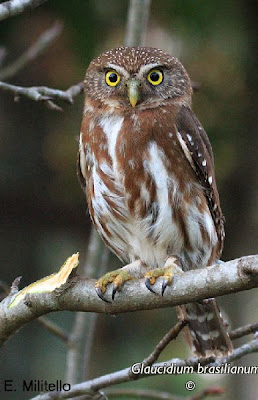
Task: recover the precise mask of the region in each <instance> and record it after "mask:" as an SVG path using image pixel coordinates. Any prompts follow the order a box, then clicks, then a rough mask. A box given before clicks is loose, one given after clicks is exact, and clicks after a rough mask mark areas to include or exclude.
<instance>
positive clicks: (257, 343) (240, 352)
mask: <svg viewBox="0 0 258 400" xmlns="http://www.w3.org/2000/svg"><path fill="white" fill-rule="evenodd" d="M257 351H258V339H256V340H253V341H251V342H250V343H247V344H245V345H243V346H241V347H239V348H237V349H235V350H234V351H233V353H232V354H231V355H230V356H228V357H224V358H219V359H217V360H216V362H214V358H213V357H208V358H196V357H193V358H188V359H186V360H181V359H178V358H174V359H171V360H168V361H166V362H165V363H158V364H153V370H154V369H155V368H159V367H161V368H162V367H164V365H173V366H175V368H174V371H175V373H174V374H173V375H177V371H178V370H179V369H183V368H184V367H192V368H193V370H194V371H198V368H199V366H200V365H201V366H202V367H204V366H206V367H207V368H209V367H214V366H221V365H222V364H228V363H230V362H231V361H233V360H236V359H238V358H240V357H243V356H244V355H246V354H250V353H253V352H257ZM153 375H154V373H149V374H141V373H139V374H136V375H133V374H132V369H131V367H130V368H125V369H123V370H120V371H116V372H113V373H110V374H107V375H103V376H100V377H98V378H95V379H91V380H90V381H87V382H83V383H79V384H76V385H73V386H71V388H70V390H69V391H61V392H48V393H45V394H41V395H38V396H36V397H33V399H31V400H53V399H70V398H73V397H79V396H81V395H87V394H89V395H91V396H93V395H94V393H97V392H98V391H99V390H102V389H104V388H107V387H110V386H112V385H117V384H119V383H122V382H128V381H133V380H135V379H142V378H147V377H150V376H153ZM220 392H221V390H220ZM202 398H203V397H202ZM193 399H194V397H193V398H192V400H193ZM197 399H198V397H197ZM199 399H200V397H199ZM188 400H189V399H188ZM195 400H196V398H195Z"/></svg>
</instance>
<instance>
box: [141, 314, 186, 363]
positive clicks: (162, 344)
mask: <svg viewBox="0 0 258 400" xmlns="http://www.w3.org/2000/svg"><path fill="white" fill-rule="evenodd" d="M186 324H187V321H186V320H183V321H179V322H178V323H177V324H176V325H175V326H173V328H171V329H170V331H169V332H168V333H167V334H166V335H165V336H164V337H163V338H162V339H161V340H160V342H159V343H158V344H157V346H156V347H155V349H154V350H153V351H152V353H151V354H150V355H149V356H148V357H147V358H145V359H144V360H143V362H142V364H144V365H146V366H147V365H152V364H153V363H154V362H155V361H157V359H158V358H159V356H160V354H161V353H162V351H163V350H164V349H165V347H166V346H167V345H168V344H169V343H170V342H171V341H172V340H175V339H176V338H177V336H178V335H179V333H180V332H181V330H182V329H183V328H184V327H185V326H186Z"/></svg>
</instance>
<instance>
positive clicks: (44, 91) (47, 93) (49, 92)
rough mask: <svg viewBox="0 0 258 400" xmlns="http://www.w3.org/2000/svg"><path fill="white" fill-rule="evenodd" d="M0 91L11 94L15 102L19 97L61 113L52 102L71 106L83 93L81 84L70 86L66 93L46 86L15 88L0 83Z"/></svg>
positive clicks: (60, 109)
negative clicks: (41, 103) (60, 102)
mask: <svg viewBox="0 0 258 400" xmlns="http://www.w3.org/2000/svg"><path fill="white" fill-rule="evenodd" d="M0 89H2V90H4V91H6V92H9V93H11V94H13V95H14V99H15V101H18V100H19V99H20V97H21V96H25V97H27V98H29V99H31V100H34V101H41V102H44V103H45V104H46V105H47V106H48V108H50V109H51V110H56V111H62V108H61V107H59V106H58V105H57V104H55V103H54V101H53V100H61V101H64V102H66V103H69V104H72V103H73V100H74V98H75V97H76V96H77V95H78V94H80V93H82V92H83V82H79V83H77V84H76V85H73V86H71V87H70V88H69V89H67V90H66V91H63V90H59V89H51V88H48V87H46V86H32V87H22V86H15V85H11V84H9V83H5V82H0Z"/></svg>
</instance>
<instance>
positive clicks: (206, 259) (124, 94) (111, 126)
mask: <svg viewBox="0 0 258 400" xmlns="http://www.w3.org/2000/svg"><path fill="white" fill-rule="evenodd" d="M84 83H85V104H84V111H83V119H82V125H81V132H80V143H79V159H78V176H79V179H80V181H81V185H82V187H83V189H84V191H85V194H86V198H87V203H88V207H89V212H90V216H91V219H92V221H93V223H94V225H95V228H96V229H97V231H98V233H99V235H100V236H101V238H102V239H103V240H104V242H105V243H106V245H107V246H108V247H109V248H110V249H111V250H112V251H113V252H114V253H115V254H116V255H117V256H118V257H119V258H120V259H121V260H122V261H123V263H125V264H126V265H125V266H124V267H122V268H120V269H118V270H115V271H111V272H108V273H107V274H105V275H104V276H103V277H101V278H100V279H99V280H98V281H97V283H96V291H97V294H98V295H99V297H100V298H101V299H102V300H104V301H109V300H108V299H107V298H106V288H107V286H108V285H112V288H113V291H112V300H114V296H115V293H116V291H117V290H120V289H121V287H122V285H123V284H124V283H125V282H126V281H128V280H130V279H135V278H139V277H145V282H146V286H147V288H148V289H149V290H151V291H153V292H155V291H154V284H155V282H156V280H157V279H158V278H159V280H161V281H162V290H161V292H162V294H163V293H164V290H165V289H166V287H167V285H169V284H170V283H171V281H172V279H173V276H174V274H175V273H178V272H183V271H188V270H191V269H198V268H203V267H206V266H209V265H212V264H214V262H216V260H218V259H219V258H220V255H221V252H222V248H223V241H224V219H223V214H222V211H221V207H220V201H219V195H218V191H217V187H216V182H215V175H214V160H213V153H212V148H211V144H210V142H209V139H208V136H207V135H206V133H205V131H204V129H203V127H202V126H201V124H200V122H199V121H198V119H197V117H196V116H195V114H194V113H193V111H192V109H191V97H192V88H191V82H190V78H189V76H188V74H187V72H186V70H185V68H184V67H183V66H182V64H181V63H180V62H179V61H178V59H177V58H175V57H172V56H171V55H169V54H166V53H165V52H164V51H162V50H160V49H155V48H145V47H142V48H141V47H119V48H116V49H113V50H109V51H107V52H105V53H103V54H101V55H100V56H99V57H97V58H96V59H94V60H93V61H92V62H91V63H90V65H89V67H88V69H87V71H86V76H85V81H84ZM179 314H180V318H184V319H186V320H187V321H188V324H187V327H186V330H187V331H186V336H187V338H188V341H189V343H190V345H191V346H192V348H193V351H195V353H196V354H198V355H201V356H208V355H215V356H219V355H226V354H228V353H230V352H231V351H232V344H231V341H230V339H229V335H228V333H227V331H226V328H225V326H224V323H223V320H222V318H221V315H220V312H219V309H218V306H217V304H216V302H215V300H214V299H208V300H206V301H203V302H198V303H193V304H186V305H183V306H180V310H179Z"/></svg>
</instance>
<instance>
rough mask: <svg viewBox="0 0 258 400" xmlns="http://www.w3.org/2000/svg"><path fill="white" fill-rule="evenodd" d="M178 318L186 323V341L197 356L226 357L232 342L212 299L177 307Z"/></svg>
mask: <svg viewBox="0 0 258 400" xmlns="http://www.w3.org/2000/svg"><path fill="white" fill-rule="evenodd" d="M178 309H179V316H180V318H184V319H186V320H187V321H188V325H187V326H186V328H185V334H186V339H187V341H188V343H189V344H190V346H191V347H192V349H193V351H194V352H195V353H196V355H198V356H204V357H208V356H215V357H220V356H226V355H228V354H230V353H231V352H232V350H233V346H232V342H231V340H230V338H229V335H228V333H227V330H226V326H225V324H224V322H223V319H222V317H221V314H220V311H219V308H218V305H217V303H216V301H215V300H214V299H208V300H205V301H204V302H200V303H191V304H186V305H184V306H180V307H178Z"/></svg>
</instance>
